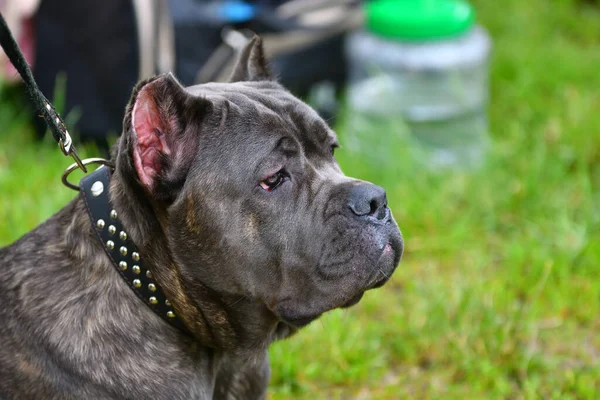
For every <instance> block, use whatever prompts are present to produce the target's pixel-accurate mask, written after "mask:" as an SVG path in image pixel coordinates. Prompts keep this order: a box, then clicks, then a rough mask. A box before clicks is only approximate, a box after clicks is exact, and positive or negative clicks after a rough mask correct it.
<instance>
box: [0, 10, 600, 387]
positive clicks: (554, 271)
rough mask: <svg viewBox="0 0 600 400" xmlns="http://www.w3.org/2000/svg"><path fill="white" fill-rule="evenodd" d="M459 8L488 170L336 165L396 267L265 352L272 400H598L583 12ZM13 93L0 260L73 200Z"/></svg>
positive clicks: (6, 130)
mask: <svg viewBox="0 0 600 400" xmlns="http://www.w3.org/2000/svg"><path fill="white" fill-rule="evenodd" d="M474 4H475V6H476V9H477V10H478V15H479V20H480V22H481V23H482V24H483V25H484V26H485V27H486V28H487V29H488V30H489V31H490V33H491V35H492V37H493V39H494V51H493V58H492V64H491V76H492V97H491V104H490V119H491V121H490V123H491V132H492V135H493V139H494V144H493V148H492V153H491V154H490V157H489V162H488V163H487V165H486V166H485V167H484V168H483V169H481V170H479V171H477V172H473V173H464V172H451V171H446V172H436V171H427V170H424V169H422V168H419V167H418V166H417V165H415V164H412V162H411V161H410V157H402V156H401V155H399V157H398V163H399V164H398V165H399V166H400V167H399V168H397V170H396V171H395V173H394V174H387V173H384V171H380V170H378V169H377V168H373V167H370V166H369V165H368V164H367V163H366V162H363V161H361V160H360V159H357V158H355V157H351V156H350V155H348V154H346V153H345V152H344V150H343V148H342V149H340V150H339V151H338V153H337V157H338V159H339V161H340V163H341V165H342V167H343V168H344V170H345V172H346V173H347V174H349V175H353V176H357V177H360V178H363V179H369V180H374V181H375V182H376V183H378V184H381V185H383V186H384V187H385V188H386V189H387V190H388V196H389V199H390V205H391V208H392V210H393V211H394V215H395V218H396V220H397V221H398V223H399V225H400V227H401V229H402V231H403V233H404V236H405V240H406V253H405V257H404V260H403V262H402V263H401V265H400V267H399V268H398V270H397V272H396V273H395V275H394V277H393V279H392V280H391V282H390V283H388V284H387V285H386V286H385V287H384V288H382V289H379V290H376V291H372V292H369V293H368V294H367V295H366V296H365V298H364V299H363V301H362V302H361V303H360V304H359V305H357V306H355V307H353V308H352V309H350V310H347V311H334V312H331V313H329V314H328V315H326V316H325V317H324V318H322V319H320V320H319V321H317V322H315V323H313V324H311V325H310V326H309V327H307V328H306V329H304V330H303V331H301V332H300V333H299V334H298V335H296V336H295V337H294V338H293V339H292V340H287V341H283V342H280V343H276V344H275V345H273V346H272V350H271V362H272V369H273V375H272V380H271V388H270V396H271V398H272V399H288V398H294V399H398V398H419V399H421V398H444V399H465V398H468V399H477V398H481V399H495V398H514V399H535V398H557V399H558V398H560V399H582V398H583V399H586V398H589V399H593V398H597V397H598V393H600V334H599V331H600V313H599V311H600V271H599V269H598V266H599V265H600V263H599V261H600V246H599V239H600V213H599V208H598V206H597V204H599V202H598V200H599V195H600V190H599V183H600V168H599V161H600V136H599V128H600V72H599V71H600V6H599V5H598V3H597V2H595V1H583V0H579V1H576V0H553V1H550V0H529V1H519V0H505V1H503V2H496V1H491V0H476V1H474ZM13 91H14V90H8V89H6V88H2V87H1V86H0V126H2V134H1V135H0V193H1V195H0V221H1V222H0V244H1V245H6V244H8V243H10V242H11V241H13V240H15V239H17V238H18V237H19V236H20V235H22V234H23V233H25V232H26V231H28V230H30V229H32V228H33V227H35V226H36V225H37V224H38V223H39V222H41V221H42V220H44V219H46V218H47V217H49V216H50V215H51V214H52V213H54V212H55V211H57V210H58V209H59V208H60V207H61V206H62V205H64V204H65V203H66V202H67V201H68V200H69V199H71V198H72V197H73V196H74V195H75V193H74V192H72V191H70V190H68V189H66V188H64V187H63V186H62V185H61V184H60V182H59V179H60V174H61V173H62V170H63V168H64V167H65V166H66V165H67V164H69V163H70V161H69V160H67V159H65V158H64V157H62V155H61V154H60V152H59V151H58V150H57V149H56V145H55V144H54V142H52V141H51V140H50V139H49V138H48V139H47V140H46V141H44V142H42V143H37V142H35V141H34V139H33V133H32V130H31V129H30V127H29V125H28V124H27V121H26V113H25V111H24V103H23V101H22V100H21V99H19V96H15V94H14V93H12V92H13ZM338 132H339V135H340V138H341V142H342V146H343V142H344V129H343V121H342V123H341V124H340V128H339V129H338ZM375 134H376V133H375ZM85 153H86V151H84V154H85ZM87 154H88V155H93V154H94V151H93V150H92V149H87Z"/></svg>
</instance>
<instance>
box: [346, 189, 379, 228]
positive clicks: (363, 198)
mask: <svg viewBox="0 0 600 400" xmlns="http://www.w3.org/2000/svg"><path fill="white" fill-rule="evenodd" d="M348 207H349V208H350V210H351V211H352V212H353V213H354V214H355V215H357V216H359V217H365V216H368V217H373V218H376V219H378V220H382V219H384V218H386V217H387V215H388V212H387V197H386V195H385V190H384V189H383V188H382V187H379V186H376V185H373V184H372V183H361V184H360V185H357V186H354V187H353V188H352V189H351V190H350V193H349V196H348Z"/></svg>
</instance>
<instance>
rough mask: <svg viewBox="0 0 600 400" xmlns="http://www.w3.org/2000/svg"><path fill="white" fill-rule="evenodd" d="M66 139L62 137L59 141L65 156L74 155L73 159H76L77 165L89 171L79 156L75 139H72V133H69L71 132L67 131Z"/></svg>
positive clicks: (84, 170)
mask: <svg viewBox="0 0 600 400" xmlns="http://www.w3.org/2000/svg"><path fill="white" fill-rule="evenodd" d="M65 139H66V140H65V141H64V142H63V140H62V139H60V140H59V141H58V147H60V150H61V151H62V152H63V154H64V155H65V156H71V157H73V160H75V163H76V164H77V166H78V167H79V168H80V169H81V170H82V171H83V172H85V173H87V172H88V171H87V168H86V167H85V164H84V163H83V162H82V161H81V158H79V154H77V149H76V148H75V146H74V145H73V140H71V135H69V132H67V131H65Z"/></svg>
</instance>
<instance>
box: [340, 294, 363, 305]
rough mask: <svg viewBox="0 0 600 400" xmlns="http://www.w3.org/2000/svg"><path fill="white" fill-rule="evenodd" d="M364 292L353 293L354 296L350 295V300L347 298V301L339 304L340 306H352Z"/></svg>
mask: <svg viewBox="0 0 600 400" xmlns="http://www.w3.org/2000/svg"><path fill="white" fill-rule="evenodd" d="M364 294H365V292H360V293H358V294H357V295H355V296H354V297H352V298H351V299H350V300H348V301H347V302H345V303H344V304H342V305H341V306H340V308H348V307H352V306H353V305H355V304H356V303H358V302H359V301H360V300H361V299H362V297H363V296H364Z"/></svg>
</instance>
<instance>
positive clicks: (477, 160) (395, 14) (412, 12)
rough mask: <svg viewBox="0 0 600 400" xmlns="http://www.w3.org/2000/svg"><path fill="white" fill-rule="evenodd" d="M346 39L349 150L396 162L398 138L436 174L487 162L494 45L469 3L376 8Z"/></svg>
mask: <svg viewBox="0 0 600 400" xmlns="http://www.w3.org/2000/svg"><path fill="white" fill-rule="evenodd" d="M365 16H366V24H365V25H366V26H365V28H364V29H363V30H361V31H357V32H354V33H353V34H352V35H350V36H349V37H348V40H347V43H346V54H347V57H348V61H349V68H350V70H349V77H350V85H349V88H348V95H347V100H348V106H349V107H348V108H349V111H350V112H349V120H348V127H347V129H346V139H345V141H344V143H345V144H346V145H347V146H348V147H350V150H360V149H362V150H363V151H364V149H369V151H370V152H372V153H373V154H374V156H375V157H376V158H377V160H379V161H381V160H384V159H385V160H387V162H392V163H393V159H394V154H393V153H392V154H390V151H392V150H393V146H389V143H391V142H393V140H394V139H395V137H396V136H398V135H405V137H408V138H409V143H411V144H412V146H410V148H411V153H412V154H413V155H416V156H417V157H418V158H419V160H421V161H423V163H424V164H426V165H428V166H431V167H433V168H443V167H466V168H473V167H477V166H479V165H481V164H482V163H483V161H484V160H485V153H486V149H487V148H488V145H489V136H488V127H487V110H486V108H487V103H488V92H489V89H488V59H489V53H490V47H491V42H490V39H489V36H488V35H487V33H486V32H485V30H484V29H483V28H482V27H480V26H478V25H477V24H476V23H475V12H474V10H473V8H472V6H471V5H470V4H469V3H467V2H466V1H463V0H375V1H373V2H369V3H367V4H366V5H365Z"/></svg>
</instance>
